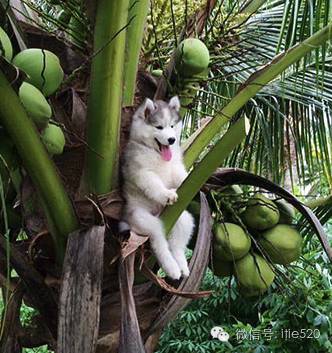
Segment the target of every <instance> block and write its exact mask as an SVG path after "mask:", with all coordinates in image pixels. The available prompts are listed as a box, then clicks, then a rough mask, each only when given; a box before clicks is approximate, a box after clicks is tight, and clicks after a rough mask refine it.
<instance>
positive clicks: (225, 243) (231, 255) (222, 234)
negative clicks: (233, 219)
mask: <svg viewBox="0 0 332 353" xmlns="http://www.w3.org/2000/svg"><path fill="white" fill-rule="evenodd" d="M250 246H251V239H250V237H249V236H248V235H247V234H246V233H245V232H244V230H243V229H242V228H241V227H240V226H238V225H237V224H233V223H223V224H217V225H216V226H215V228H214V244H213V249H214V256H215V257H216V258H217V259H218V260H221V261H233V260H237V259H240V258H241V257H243V256H244V255H246V254H247V253H248V251H249V249H250Z"/></svg>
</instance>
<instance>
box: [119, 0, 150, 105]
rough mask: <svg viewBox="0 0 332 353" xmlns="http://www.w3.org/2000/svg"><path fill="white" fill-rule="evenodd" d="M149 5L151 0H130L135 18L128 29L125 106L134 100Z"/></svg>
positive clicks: (132, 16)
mask: <svg viewBox="0 0 332 353" xmlns="http://www.w3.org/2000/svg"><path fill="white" fill-rule="evenodd" d="M149 5H150V1H149V0H130V11H129V18H130V19H131V18H132V19H133V20H132V22H131V23H130V25H129V27H128V29H127V38H126V66H125V67H126V70H125V74H124V75H125V77H124V85H123V106H127V105H132V104H133V102H134V96H135V89H136V77H137V68H138V62H139V57H140V52H141V48H142V41H143V35H144V27H145V23H146V17H147V14H148V11H149Z"/></svg>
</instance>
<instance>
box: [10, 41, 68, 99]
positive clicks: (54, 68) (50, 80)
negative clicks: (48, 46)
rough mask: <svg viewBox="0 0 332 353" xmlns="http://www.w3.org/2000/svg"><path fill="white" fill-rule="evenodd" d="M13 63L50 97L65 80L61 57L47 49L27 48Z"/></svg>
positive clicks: (30, 81)
mask: <svg viewBox="0 0 332 353" xmlns="http://www.w3.org/2000/svg"><path fill="white" fill-rule="evenodd" d="M13 64H14V65H16V66H17V67H18V68H20V69H21V70H23V71H24V72H25V73H26V74H27V75H28V79H27V81H28V82H29V83H31V84H32V85H34V86H35V87H37V88H38V89H39V90H40V91H42V92H43V94H44V95H45V96H46V97H48V96H49V95H51V94H53V93H54V92H55V91H56V90H57V89H58V88H59V86H60V84H61V82H62V80H63V75H64V74H63V70H62V68H61V65H60V61H59V58H58V57H57V56H56V55H55V54H53V53H52V52H50V51H48V50H45V49H37V48H32V49H25V50H23V51H21V52H20V53H18V54H17V55H16V56H15V57H14V59H13Z"/></svg>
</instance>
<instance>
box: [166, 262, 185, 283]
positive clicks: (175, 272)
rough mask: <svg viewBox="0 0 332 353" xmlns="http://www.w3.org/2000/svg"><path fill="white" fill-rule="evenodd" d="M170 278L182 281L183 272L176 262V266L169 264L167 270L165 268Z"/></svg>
mask: <svg viewBox="0 0 332 353" xmlns="http://www.w3.org/2000/svg"><path fill="white" fill-rule="evenodd" d="M164 270H165V272H166V274H167V276H168V277H170V278H172V279H180V277H181V270H180V269H179V267H178V266H177V264H176V262H175V261H174V264H169V265H168V266H167V267H166V268H164Z"/></svg>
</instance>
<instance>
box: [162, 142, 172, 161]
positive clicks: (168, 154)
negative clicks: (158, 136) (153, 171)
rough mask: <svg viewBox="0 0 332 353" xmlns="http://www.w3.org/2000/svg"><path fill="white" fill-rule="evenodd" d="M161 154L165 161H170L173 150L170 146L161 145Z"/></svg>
mask: <svg viewBox="0 0 332 353" xmlns="http://www.w3.org/2000/svg"><path fill="white" fill-rule="evenodd" d="M160 154H161V158H162V159H163V160H164V161H167V162H168V161H170V160H171V159H172V151H171V148H170V147H169V146H165V145H161V149H160Z"/></svg>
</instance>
